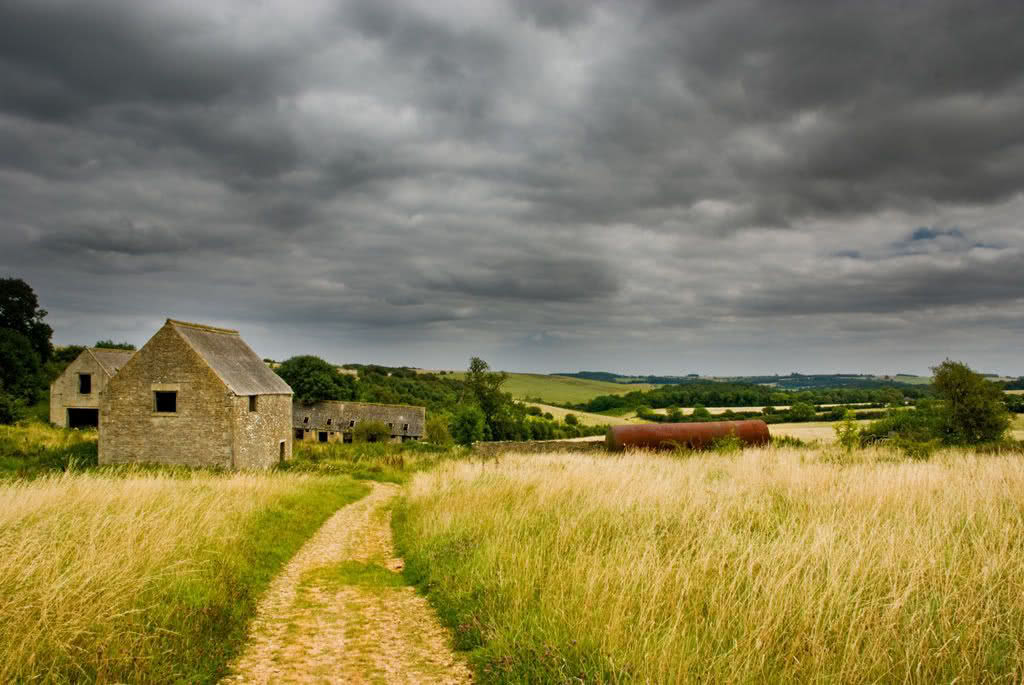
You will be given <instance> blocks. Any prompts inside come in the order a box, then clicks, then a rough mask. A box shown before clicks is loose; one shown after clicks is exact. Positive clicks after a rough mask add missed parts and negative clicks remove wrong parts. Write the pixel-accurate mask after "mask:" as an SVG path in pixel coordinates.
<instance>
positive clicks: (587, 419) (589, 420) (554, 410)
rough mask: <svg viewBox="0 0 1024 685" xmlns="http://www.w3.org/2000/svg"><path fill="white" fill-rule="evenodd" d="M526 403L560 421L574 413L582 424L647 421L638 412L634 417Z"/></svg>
mask: <svg viewBox="0 0 1024 685" xmlns="http://www.w3.org/2000/svg"><path fill="white" fill-rule="evenodd" d="M526 404H527V405H530V406H533V407H537V408H538V409H540V410H541V411H542V412H547V413H549V414H551V415H552V416H554V417H555V419H556V420H558V421H564V420H565V416H566V414H572V415H573V416H575V417H576V419H577V420H578V421H579V422H580V425H582V426H621V425H623V424H627V423H647V422H646V421H644V420H643V419H638V418H636V412H632V413H633V416H632V417H628V416H609V415H606V414H592V413H590V412H585V411H577V410H575V409H563V408H562V407H556V406H554V405H551V404H541V403H539V402H527V403H526Z"/></svg>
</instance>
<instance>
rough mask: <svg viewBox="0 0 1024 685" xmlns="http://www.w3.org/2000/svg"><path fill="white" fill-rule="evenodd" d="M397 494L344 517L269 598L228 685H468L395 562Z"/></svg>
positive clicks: (332, 522)
mask: <svg viewBox="0 0 1024 685" xmlns="http://www.w3.org/2000/svg"><path fill="white" fill-rule="evenodd" d="M398 490H399V489H398V487H397V486H395V485H390V484H386V483H377V484H375V485H374V488H373V492H371V493H370V494H369V495H367V496H366V497H364V498H363V499H361V500H359V501H358V502H354V503H352V504H349V505H348V506H346V507H343V508H341V509H339V510H338V512H337V513H335V514H334V516H332V517H331V518H330V519H328V521H327V523H325V524H324V525H323V527H322V528H321V529H320V530H319V531H318V532H317V533H316V535H314V536H313V538H312V539H310V541H309V542H307V543H306V544H305V546H303V548H302V549H301V550H299V552H298V554H296V555H295V557H294V558H293V559H292V560H291V562H289V564H288V566H287V567H285V569H284V570H283V571H282V572H281V574H280V575H279V576H278V577H277V578H275V579H274V582H273V583H272V585H271V586H270V588H269V589H268V591H267V594H266V596H265V597H264V598H263V600H262V601H261V603H260V606H259V609H258V612H257V615H256V618H255V619H254V620H253V623H252V624H251V626H250V629H249V630H250V632H249V641H248V643H247V645H246V648H245V650H244V652H243V653H242V655H241V657H239V659H238V660H237V661H236V662H235V663H233V664H232V669H231V675H229V676H228V677H227V678H225V679H224V680H222V681H221V682H222V683H371V682H373V683H379V682H384V683H419V682H431V683H468V682H471V681H472V678H471V676H470V673H469V670H468V668H467V667H466V665H465V663H464V662H463V661H462V660H461V659H460V658H459V657H458V656H456V655H455V653H454V652H453V651H452V649H451V645H450V638H449V636H448V634H447V633H446V631H445V630H444V628H442V627H441V625H440V623H439V622H438V620H437V617H436V615H435V614H434V613H433V611H432V610H431V608H430V606H429V605H428V604H427V602H426V600H425V599H423V597H421V596H419V595H418V594H416V592H415V591H414V590H413V589H412V588H411V587H409V586H407V585H405V584H404V581H403V580H402V576H401V574H400V571H401V569H402V560H401V559H398V558H396V557H395V556H394V554H395V552H394V546H393V543H392V539H391V525H390V523H391V503H392V501H393V500H394V498H395V496H396V495H397V494H398Z"/></svg>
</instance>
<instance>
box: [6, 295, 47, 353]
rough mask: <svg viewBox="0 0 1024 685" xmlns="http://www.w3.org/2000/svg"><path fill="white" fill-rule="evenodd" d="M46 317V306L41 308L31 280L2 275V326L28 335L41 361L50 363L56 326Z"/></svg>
mask: <svg viewBox="0 0 1024 685" xmlns="http://www.w3.org/2000/svg"><path fill="white" fill-rule="evenodd" d="M44 318H46V310H45V309H40V308H39V299H38V298H37V297H36V293H35V291H34V290H32V287H31V286H30V285H29V284H28V283H26V282H25V281H23V280H21V279H20V278H0V328H6V329H9V330H12V331H14V332H16V333H20V334H21V335H23V336H25V337H26V338H28V340H29V343H30V344H31V345H32V349H33V350H35V352H36V354H37V355H38V356H39V363H40V364H44V363H46V361H47V360H48V359H49V358H50V354H51V353H52V352H53V346H52V345H51V344H50V338H51V337H53V329H52V328H50V327H49V326H48V325H47V324H46V323H44V322H43V319H44Z"/></svg>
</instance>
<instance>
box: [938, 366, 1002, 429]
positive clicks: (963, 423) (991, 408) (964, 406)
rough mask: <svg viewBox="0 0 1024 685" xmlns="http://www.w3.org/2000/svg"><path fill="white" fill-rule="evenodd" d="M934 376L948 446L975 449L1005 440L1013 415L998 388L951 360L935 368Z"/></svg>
mask: <svg viewBox="0 0 1024 685" xmlns="http://www.w3.org/2000/svg"><path fill="white" fill-rule="evenodd" d="M932 374H933V376H932V386H933V387H934V388H935V393H936V394H937V395H938V396H939V397H940V398H941V399H942V400H944V407H943V414H944V415H945V426H944V432H945V435H944V436H943V437H944V439H945V441H946V442H948V443H953V444H971V445H973V444H977V443H981V442H993V441H996V440H999V439H1000V438H1002V437H1003V434H1004V433H1005V432H1006V429H1007V428H1008V427H1009V425H1010V413H1009V411H1007V409H1006V404H1005V402H1004V401H1003V392H1002V390H1001V389H1000V388H999V386H997V385H996V384H995V383H992V382H990V381H988V380H986V379H985V378H984V377H983V376H982V375H981V374H979V373H975V372H974V371H971V369H970V367H968V366H967V365H966V364H964V363H962V362H955V361H951V360H949V359H947V360H946V361H944V362H942V363H941V364H939V365H938V366H935V367H932Z"/></svg>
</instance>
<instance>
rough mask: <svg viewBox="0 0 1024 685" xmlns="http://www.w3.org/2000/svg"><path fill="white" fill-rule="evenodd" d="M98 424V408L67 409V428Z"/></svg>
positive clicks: (88, 426) (90, 426) (93, 426)
mask: <svg viewBox="0 0 1024 685" xmlns="http://www.w3.org/2000/svg"><path fill="white" fill-rule="evenodd" d="M99 425H100V410H99V409H68V428H96V427H97V426H99Z"/></svg>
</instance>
